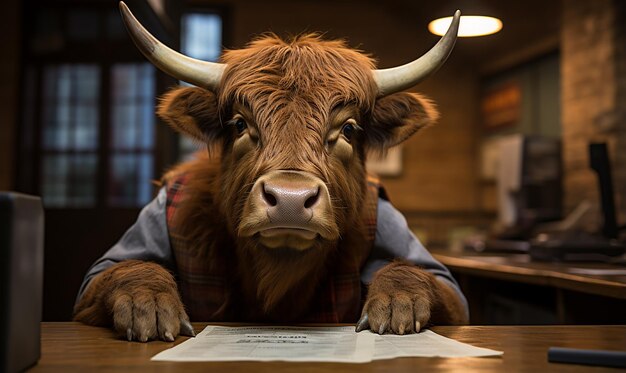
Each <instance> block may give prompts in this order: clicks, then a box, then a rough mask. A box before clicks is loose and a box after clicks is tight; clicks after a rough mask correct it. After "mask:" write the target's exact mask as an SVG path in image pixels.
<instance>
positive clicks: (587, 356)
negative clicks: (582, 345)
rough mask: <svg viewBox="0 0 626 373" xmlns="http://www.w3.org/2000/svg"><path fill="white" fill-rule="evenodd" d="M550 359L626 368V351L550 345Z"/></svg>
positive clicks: (557, 361)
mask: <svg viewBox="0 0 626 373" xmlns="http://www.w3.org/2000/svg"><path fill="white" fill-rule="evenodd" d="M548 361H549V362H551V363H569V364H584V365H600V366H605V367H618V368H626V351H606V350H581V349H577V348H563V347H550V348H549V349H548Z"/></svg>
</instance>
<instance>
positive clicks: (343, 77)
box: [121, 3, 460, 251]
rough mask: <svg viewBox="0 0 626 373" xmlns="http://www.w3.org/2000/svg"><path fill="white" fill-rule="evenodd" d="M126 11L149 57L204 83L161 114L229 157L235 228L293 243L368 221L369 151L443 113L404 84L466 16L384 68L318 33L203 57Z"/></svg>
mask: <svg viewBox="0 0 626 373" xmlns="http://www.w3.org/2000/svg"><path fill="white" fill-rule="evenodd" d="M121 9H122V13H123V16H124V20H125V22H126V25H127V28H128V29H129V31H130V33H131V36H132V38H133V40H134V41H135V43H136V44H137V46H138V47H139V49H140V50H141V51H142V52H143V53H144V54H145V55H146V57H147V58H148V59H149V60H150V61H152V62H153V63H154V64H155V65H156V66H157V67H159V68H160V69H162V70H163V71H164V72H166V73H168V74H169V75H171V76H173V77H176V78H178V79H180V80H183V81H187V82H189V83H193V84H195V85H196V86H197V87H193V88H179V89H174V90H172V91H170V92H169V93H168V94H166V95H165V97H164V98H163V100H162V102H161V104H160V107H159V111H158V113H159V115H160V116H161V117H162V118H164V119H165V120H166V121H167V122H168V123H170V124H171V125H172V126H173V127H174V128H176V129H177V130H179V131H181V132H183V133H186V134H188V135H190V136H193V137H194V138H196V139H199V140H201V141H203V142H205V143H206V144H207V146H208V148H209V149H210V150H214V151H217V152H218V153H219V154H221V177H220V183H221V185H220V195H219V200H220V201H221V206H222V210H223V212H224V213H225V215H226V219H227V220H228V226H229V227H230V228H231V231H232V232H231V233H233V234H234V235H236V236H238V237H240V238H241V239H244V240H254V241H255V242H256V243H259V244H260V246H261V247H264V248H266V249H284V248H288V249H291V251H294V250H295V251H307V250H310V249H311V248H313V247H324V246H325V245H324V243H328V242H336V241H337V240H338V239H339V238H340V237H341V236H342V235H344V234H345V232H346V230H348V229H349V227H350V226H352V225H355V224H358V220H359V211H360V208H361V207H362V201H363V200H364V194H365V170H364V160H365V154H366V153H367V152H368V151H371V150H375V151H376V150H378V151H384V150H385V149H386V148H388V147H391V146H394V145H396V144H399V143H400V142H402V141H404V140H406V139H407V138H408V137H409V136H411V135H412V134H413V133H415V132H416V131H417V130H418V129H419V128H421V127H423V126H425V125H427V124H429V123H431V122H432V121H433V120H434V119H435V117H436V116H437V114H436V110H435V109H434V107H433V105H432V104H431V103H430V102H429V101H428V100H426V99H424V98H422V97H421V96H419V95H417V94H413V93H405V92H400V93H398V92H399V91H401V90H403V89H406V88H408V87H411V86H413V85H415V84H416V83H417V82H419V81H421V80H422V79H424V78H425V77H426V76H428V75H429V74H431V73H432V72H434V71H435V70H436V69H437V68H439V67H440V66H441V64H443V62H444V61H445V60H446V58H447V57H448V55H449V53H450V52H451V50H452V47H453V46H454V42H455V39H456V32H457V29H458V23H459V16H460V15H459V12H458V11H457V14H455V18H454V22H453V24H452V26H451V27H450V30H449V31H448V33H447V34H446V35H445V36H444V37H443V38H442V39H441V40H440V42H439V43H438V44H437V45H436V46H435V47H433V49H432V50H430V51H429V52H428V53H426V54H425V55H424V56H422V57H421V58H419V59H417V60H416V61H413V62H411V63H409V64H407V65H404V66H400V67H396V68H392V69H386V70H376V69H375V68H374V63H373V61H372V60H371V59H370V58H369V57H367V56H366V55H364V54H362V53H360V52H359V51H356V50H353V49H350V48H348V47H346V46H345V44H344V43H343V42H339V41H324V40H322V39H321V38H319V37H318V36H317V35H304V36H299V37H296V38H294V39H293V40H290V41H283V40H281V39H279V38H278V37H276V36H274V35H266V36H264V37H262V38H259V39H257V40H256V41H253V42H251V43H250V44H249V45H248V46H247V47H246V48H244V49H240V50H230V51H227V52H225V54H224V55H223V57H222V63H211V62H205V61H198V60H194V59H191V58H189V57H186V56H184V55H181V54H179V53H177V52H175V51H173V50H171V49H169V48H167V47H166V46H164V45H163V44H161V43H160V42H159V41H158V40H156V39H155V38H154V37H153V36H152V35H150V34H149V33H148V32H147V31H146V30H145V29H144V28H143V27H142V26H141V25H140V24H139V23H138V22H137V20H136V19H135V18H134V17H133V15H132V14H131V13H130V11H129V10H128V8H127V7H126V6H125V5H124V4H123V3H121ZM257 246H258V245H257ZM326 246H328V245H326Z"/></svg>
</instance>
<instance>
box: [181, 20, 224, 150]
mask: <svg viewBox="0 0 626 373" xmlns="http://www.w3.org/2000/svg"><path fill="white" fill-rule="evenodd" d="M181 47H182V48H181V49H182V52H183V53H184V54H186V55H187V56H190V57H193V58H197V59H201V60H204V61H217V60H218V59H219V57H220V54H221V52H222V18H221V17H220V16H219V15H217V14H211V13H188V14H186V15H184V16H183V18H182V21H181ZM181 84H182V85H188V84H187V83H185V82H181ZM203 146H204V145H203V144H200V143H199V142H198V141H195V140H193V139H190V138H187V137H185V136H180V140H179V149H180V154H179V157H178V158H179V159H180V160H184V159H188V158H190V157H191V156H192V155H193V153H194V152H195V151H197V150H199V149H200V148H202V147H203Z"/></svg>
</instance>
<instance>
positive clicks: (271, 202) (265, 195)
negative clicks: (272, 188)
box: [261, 185, 278, 207]
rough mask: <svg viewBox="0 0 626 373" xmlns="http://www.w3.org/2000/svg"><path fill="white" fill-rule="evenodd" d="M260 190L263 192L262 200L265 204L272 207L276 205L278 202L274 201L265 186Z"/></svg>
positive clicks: (274, 198)
mask: <svg viewBox="0 0 626 373" xmlns="http://www.w3.org/2000/svg"><path fill="white" fill-rule="evenodd" d="M261 190H262V191H263V193H262V195H263V199H264V200H265V202H267V204H268V205H270V206H271V207H274V206H276V205H277V204H278V201H276V197H275V196H274V195H273V194H272V193H271V192H268V191H267V188H266V186H265V185H263V188H261Z"/></svg>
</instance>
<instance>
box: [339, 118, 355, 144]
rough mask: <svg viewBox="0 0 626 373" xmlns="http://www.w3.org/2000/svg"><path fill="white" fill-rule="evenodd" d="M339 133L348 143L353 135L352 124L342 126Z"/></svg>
mask: <svg viewBox="0 0 626 373" xmlns="http://www.w3.org/2000/svg"><path fill="white" fill-rule="evenodd" d="M341 133H342V134H343V137H345V138H346V140H348V141H350V140H351V139H352V136H353V135H354V124H352V123H350V122H348V123H346V124H344V126H343V128H342V129H341Z"/></svg>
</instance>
